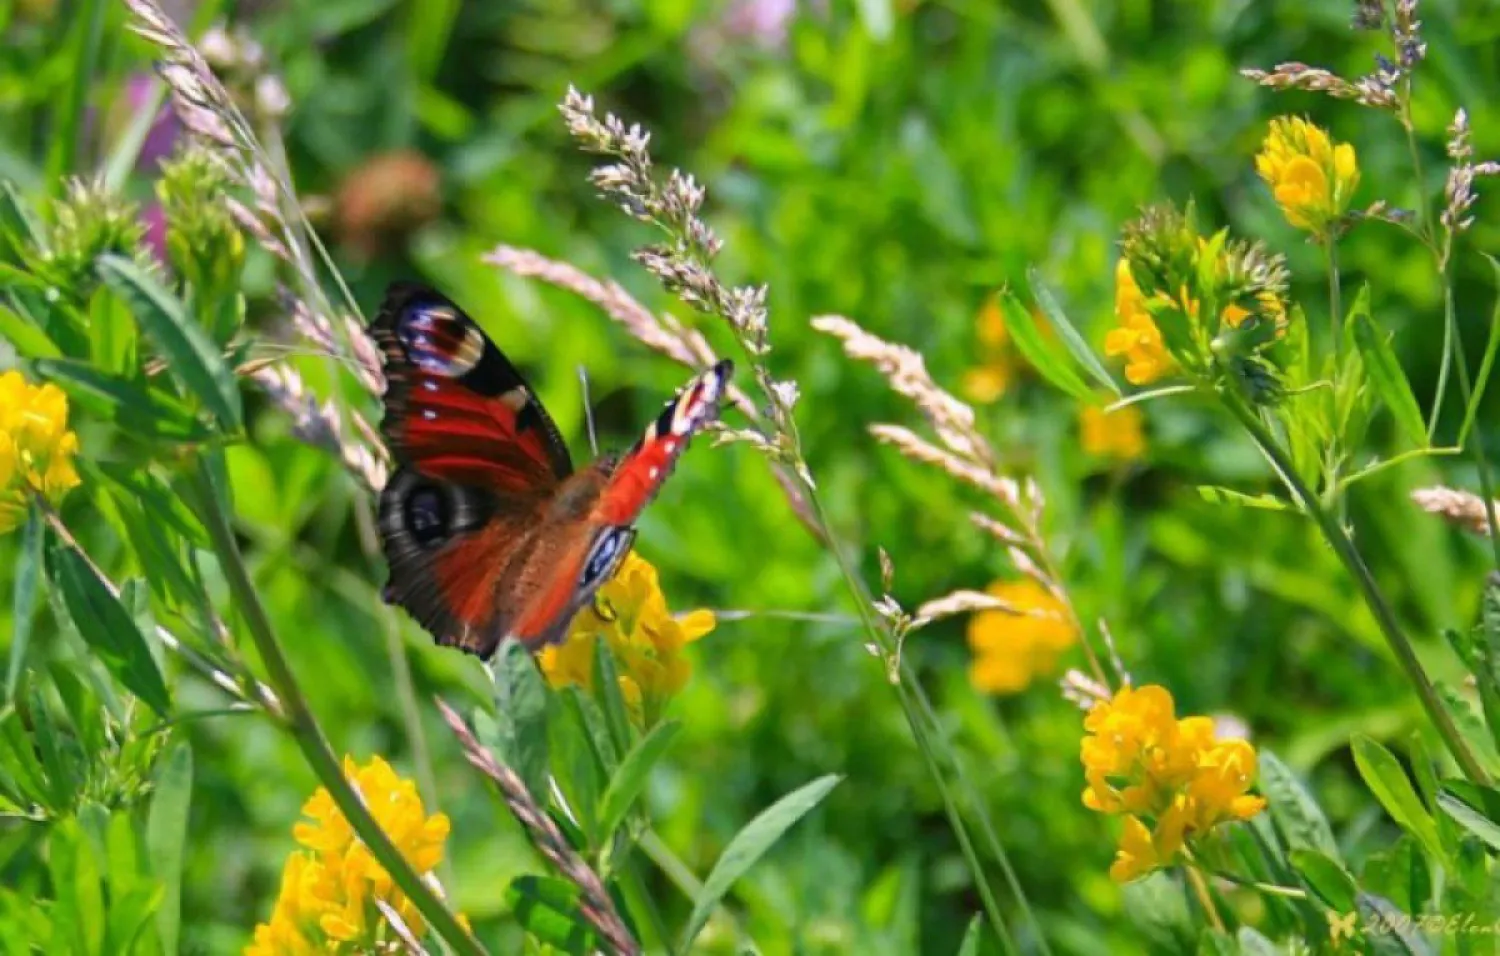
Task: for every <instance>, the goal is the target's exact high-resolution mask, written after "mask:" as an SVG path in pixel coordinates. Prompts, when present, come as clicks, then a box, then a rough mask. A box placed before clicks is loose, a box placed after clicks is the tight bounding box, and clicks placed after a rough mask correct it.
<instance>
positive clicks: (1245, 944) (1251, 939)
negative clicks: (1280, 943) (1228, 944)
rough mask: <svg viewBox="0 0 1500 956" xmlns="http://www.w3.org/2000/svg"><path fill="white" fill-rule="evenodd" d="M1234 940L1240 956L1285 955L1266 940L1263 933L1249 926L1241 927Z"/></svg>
mask: <svg viewBox="0 0 1500 956" xmlns="http://www.w3.org/2000/svg"><path fill="white" fill-rule="evenodd" d="M1234 940H1235V942H1237V943H1239V944H1240V954H1241V956H1285V953H1284V952H1283V951H1282V950H1281V949H1280V948H1278V947H1277V945H1276V944H1275V943H1273V942H1271V940H1269V939H1267V938H1266V936H1265V934H1264V933H1261V932H1260V931H1258V930H1256V929H1253V928H1252V927H1249V926H1241V927H1240V931H1239V932H1238V933H1236V934H1235V937H1234Z"/></svg>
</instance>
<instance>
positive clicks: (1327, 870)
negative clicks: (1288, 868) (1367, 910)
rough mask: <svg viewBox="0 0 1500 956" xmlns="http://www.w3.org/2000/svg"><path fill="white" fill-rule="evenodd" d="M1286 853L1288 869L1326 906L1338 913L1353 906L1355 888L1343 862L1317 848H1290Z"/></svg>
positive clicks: (1344, 911) (1357, 888)
mask: <svg viewBox="0 0 1500 956" xmlns="http://www.w3.org/2000/svg"><path fill="white" fill-rule="evenodd" d="M1289 856H1290V859H1291V863H1292V869H1294V870H1296V871H1297V875H1298V876H1300V877H1302V879H1303V881H1304V882H1305V883H1306V884H1307V887H1308V889H1310V890H1312V891H1313V892H1314V893H1316V894H1318V896H1320V897H1322V899H1323V902H1324V903H1326V904H1328V906H1329V907H1330V908H1332V909H1334V910H1337V911H1338V912H1340V913H1347V912H1349V911H1350V910H1352V909H1354V895H1355V893H1357V892H1358V891H1359V887H1358V886H1356V885H1355V883H1354V877H1352V876H1350V875H1349V872H1348V871H1347V870H1345V869H1344V867H1343V864H1341V863H1339V862H1338V861H1337V860H1334V859H1332V858H1330V857H1329V856H1328V854H1326V853H1319V852H1318V851H1317V850H1308V849H1299V850H1293V851H1292V852H1291V853H1290V854H1289Z"/></svg>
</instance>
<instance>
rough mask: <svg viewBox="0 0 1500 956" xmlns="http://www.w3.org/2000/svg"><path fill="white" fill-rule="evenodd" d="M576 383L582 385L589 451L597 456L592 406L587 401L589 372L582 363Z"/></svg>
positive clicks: (597, 447)
mask: <svg viewBox="0 0 1500 956" xmlns="http://www.w3.org/2000/svg"><path fill="white" fill-rule="evenodd" d="M578 383H579V384H580V385H582V386H583V420H584V423H585V424H586V425H587V426H588V430H589V451H590V452H592V453H593V454H594V457H596V458H597V457H598V456H599V440H598V438H597V437H596V436H595V435H594V406H593V405H592V404H591V403H590V402H589V373H588V369H586V368H584V367H583V366H582V365H580V366H578Z"/></svg>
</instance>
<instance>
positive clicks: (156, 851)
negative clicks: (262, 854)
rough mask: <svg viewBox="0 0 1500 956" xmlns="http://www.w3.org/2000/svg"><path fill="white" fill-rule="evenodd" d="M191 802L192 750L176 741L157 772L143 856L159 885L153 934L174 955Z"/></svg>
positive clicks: (179, 920) (180, 910) (147, 821)
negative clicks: (146, 859)
mask: <svg viewBox="0 0 1500 956" xmlns="http://www.w3.org/2000/svg"><path fill="white" fill-rule="evenodd" d="M192 800H193V750H192V748H191V747H189V746H188V744H187V742H186V741H182V740H180V741H178V742H177V743H176V744H174V745H173V747H172V749H171V750H170V751H168V753H167V755H166V757H165V758H164V759H163V760H162V761H161V764H160V765H159V766H158V768H157V771H156V794H155V796H153V797H152V798H151V811H150V814H149V816H148V817H147V818H146V855H147V857H148V858H149V860H150V863H151V875H152V876H154V877H156V879H157V880H158V881H159V882H160V883H161V886H162V899H161V905H160V907H159V908H158V909H157V911H156V932H157V935H158V936H159V937H160V938H161V945H162V949H163V950H164V951H165V952H168V953H175V952H177V930H178V926H179V925H180V922H181V919H182V866H183V859H184V856H185V852H184V850H185V848H186V846H187V837H188V811H189V809H190V808H191V806H192Z"/></svg>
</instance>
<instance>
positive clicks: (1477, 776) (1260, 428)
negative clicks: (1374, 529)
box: [1224, 393, 1490, 786]
mask: <svg viewBox="0 0 1500 956" xmlns="http://www.w3.org/2000/svg"><path fill="white" fill-rule="evenodd" d="M1224 400H1225V404H1226V405H1227V406H1229V410H1230V412H1231V413H1233V415H1234V417H1235V418H1236V419H1238V420H1239V422H1240V424H1241V425H1243V426H1244V427H1245V430H1246V431H1248V432H1249V433H1250V436H1251V437H1252V438H1254V439H1255V443H1256V444H1257V445H1259V446H1260V449H1261V451H1262V452H1264V453H1265V455H1266V457H1267V458H1269V459H1270V461H1271V464H1272V466H1273V467H1275V469H1276V470H1277V472H1278V473H1279V474H1280V475H1281V480H1282V481H1284V482H1285V483H1286V485H1287V487H1288V488H1289V489H1290V490H1291V491H1292V493H1293V494H1294V495H1295V496H1296V497H1297V499H1298V500H1299V501H1300V502H1301V504H1302V508H1303V510H1304V511H1305V512H1306V513H1307V515H1308V516H1309V517H1311V518H1312V519H1313V521H1314V522H1316V523H1317V525H1318V528H1319V530H1321V531H1322V532H1323V537H1324V538H1326V539H1327V541H1328V544H1329V545H1330V546H1331V547H1332V548H1333V550H1334V553H1335V554H1337V555H1338V557H1339V560H1340V561H1341V562H1343V565H1344V568H1345V570H1347V571H1348V572H1349V574H1350V576H1351V577H1353V578H1354V580H1355V582H1356V583H1357V584H1358V585H1359V589H1360V593H1361V594H1362V595H1363V596H1364V599H1365V604H1367V605H1368V606H1369V608H1370V611H1371V612H1372V613H1373V614H1374V616H1375V621H1376V623H1377V624H1379V625H1380V631H1381V633H1382V634H1383V635H1384V636H1385V639H1386V643H1387V644H1389V645H1390V648H1391V651H1392V653H1394V654H1395V655H1396V660H1397V661H1398V662H1399V663H1400V664H1401V669H1402V670H1403V671H1405V672H1406V677H1407V680H1408V681H1410V683H1411V685H1412V687H1413V688H1415V690H1416V692H1417V697H1418V698H1420V699H1421V701H1422V707H1423V708H1424V709H1425V710H1426V711H1427V716H1428V718H1429V719H1430V720H1431V721H1432V723H1433V726H1435V727H1436V728H1437V731H1438V734H1439V735H1440V736H1441V737H1442V738H1443V743H1444V744H1446V745H1447V747H1448V751H1449V753H1451V754H1452V755H1453V759H1454V760H1455V761H1457V762H1458V765H1459V767H1460V769H1462V770H1463V773H1464V776H1466V777H1468V778H1469V780H1471V781H1472V782H1474V783H1476V784H1478V785H1480V786H1489V785H1490V775H1489V774H1488V773H1486V772H1485V770H1484V768H1483V767H1481V766H1480V765H1479V762H1478V761H1477V760H1475V759H1474V754H1473V753H1472V752H1470V750H1469V747H1468V744H1466V743H1465V742H1464V739H1463V737H1462V736H1460V735H1459V732H1458V728H1457V727H1456V726H1454V724H1453V718H1452V717H1451V716H1450V715H1449V714H1448V711H1447V710H1446V709H1445V708H1444V707H1443V702H1442V701H1441V700H1439V699H1438V695H1437V690H1436V688H1434V687H1433V686H1432V681H1430V680H1429V679H1428V677H1427V672H1426V671H1424V670H1423V669H1422V662H1421V661H1420V660H1419V659H1418V658H1417V652H1416V650H1415V649H1414V648H1413V647H1412V644H1411V641H1410V640H1409V639H1408V638H1407V636H1406V635H1405V633H1403V632H1402V630H1401V625H1400V624H1399V623H1398V622H1397V621H1396V614H1395V612H1394V611H1392V610H1391V606H1390V605H1389V604H1388V603H1386V600H1385V595H1384V594H1382V593H1381V591H1380V586H1379V585H1378V584H1376V583H1375V578H1374V576H1373V575H1372V574H1371V573H1370V569H1369V567H1368V566H1367V565H1366V564H1365V562H1364V558H1363V557H1362V556H1361V555H1360V553H1359V550H1358V549H1357V548H1355V546H1354V542H1353V541H1352V540H1351V539H1350V537H1349V535H1348V533H1347V532H1346V531H1345V530H1344V528H1343V527H1342V526H1341V525H1340V524H1339V523H1338V521H1337V520H1335V519H1334V517H1333V515H1331V514H1330V513H1329V512H1328V510H1327V509H1326V508H1324V507H1323V505H1322V503H1321V502H1319V501H1318V499H1317V496H1316V495H1314V494H1313V493H1312V491H1311V489H1309V488H1308V487H1307V485H1306V484H1305V483H1304V482H1303V480H1302V478H1301V476H1299V475H1298V474H1297V472H1296V470H1295V469H1293V467H1292V463H1291V461H1290V460H1289V459H1288V458H1287V456H1286V453H1285V452H1284V451H1283V450H1282V448H1281V446H1280V445H1279V444H1277V442H1276V439H1275V437H1274V436H1273V435H1272V434H1271V432H1270V430H1269V429H1267V428H1266V426H1265V424H1264V423H1263V422H1261V420H1260V418H1259V417H1258V416H1257V415H1256V414H1255V412H1254V411H1252V410H1251V409H1250V408H1249V407H1248V406H1247V405H1246V404H1245V403H1244V401H1243V400H1241V399H1240V398H1239V396H1237V395H1233V394H1229V393H1226V394H1225V395H1224Z"/></svg>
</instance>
